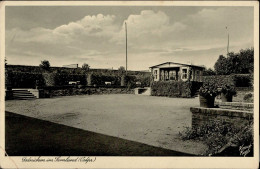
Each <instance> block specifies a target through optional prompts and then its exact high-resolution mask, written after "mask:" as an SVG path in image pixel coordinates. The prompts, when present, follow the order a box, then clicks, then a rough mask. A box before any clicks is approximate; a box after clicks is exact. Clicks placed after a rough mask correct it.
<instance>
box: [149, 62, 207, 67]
mask: <svg viewBox="0 0 260 169" xmlns="http://www.w3.org/2000/svg"><path fill="white" fill-rule="evenodd" d="M166 64H169V65H170V64H175V65H180V66H190V67H198V68H205V67H204V66H197V65H190V64H183V63H176V62H164V63H161V64H158V65H154V66H151V67H149V68H156V67H160V66H162V65H166Z"/></svg>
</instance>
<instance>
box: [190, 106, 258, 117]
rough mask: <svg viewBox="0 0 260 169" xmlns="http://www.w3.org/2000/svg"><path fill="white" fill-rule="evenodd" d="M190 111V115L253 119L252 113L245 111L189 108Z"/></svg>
mask: <svg viewBox="0 0 260 169" xmlns="http://www.w3.org/2000/svg"><path fill="white" fill-rule="evenodd" d="M190 111H191V112H192V113H201V114H207V115H220V116H229V117H240V118H246V119H253V115H254V114H253V112H252V111H245V110H232V109H222V108H204V107H191V108H190Z"/></svg>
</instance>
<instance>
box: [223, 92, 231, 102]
mask: <svg viewBox="0 0 260 169" xmlns="http://www.w3.org/2000/svg"><path fill="white" fill-rule="evenodd" d="M232 97H233V96H232V95H226V94H224V93H221V101H222V102H232Z"/></svg>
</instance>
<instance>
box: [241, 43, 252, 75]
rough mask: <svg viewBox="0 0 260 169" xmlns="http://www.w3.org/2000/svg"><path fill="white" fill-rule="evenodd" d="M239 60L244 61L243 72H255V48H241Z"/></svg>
mask: <svg viewBox="0 0 260 169" xmlns="http://www.w3.org/2000/svg"><path fill="white" fill-rule="evenodd" d="M238 57H239V60H240V62H241V63H242V64H241V65H240V69H241V73H253V72H254V48H251V49H245V50H243V49H242V50H240V54H239V56H238Z"/></svg>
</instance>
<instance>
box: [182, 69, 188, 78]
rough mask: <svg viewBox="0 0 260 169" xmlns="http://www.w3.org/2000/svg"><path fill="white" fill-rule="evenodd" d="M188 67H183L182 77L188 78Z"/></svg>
mask: <svg viewBox="0 0 260 169" xmlns="http://www.w3.org/2000/svg"><path fill="white" fill-rule="evenodd" d="M187 78H188V76H187V69H182V79H187Z"/></svg>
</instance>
